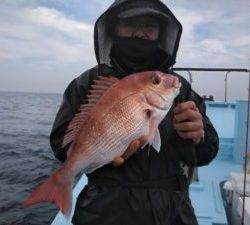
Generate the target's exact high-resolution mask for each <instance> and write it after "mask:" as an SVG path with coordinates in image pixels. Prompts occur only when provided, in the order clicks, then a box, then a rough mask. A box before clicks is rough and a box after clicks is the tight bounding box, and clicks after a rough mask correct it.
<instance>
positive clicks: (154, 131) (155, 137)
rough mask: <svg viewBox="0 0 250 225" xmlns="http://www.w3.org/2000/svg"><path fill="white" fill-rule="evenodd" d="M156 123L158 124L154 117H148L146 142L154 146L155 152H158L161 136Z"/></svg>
mask: <svg viewBox="0 0 250 225" xmlns="http://www.w3.org/2000/svg"><path fill="white" fill-rule="evenodd" d="M158 125H159V124H158V121H157V120H156V118H154V117H152V118H150V121H149V136H148V142H149V144H150V145H152V146H153V147H154V149H155V150H156V151H157V152H159V151H160V148H161V136H160V132H159V129H158Z"/></svg>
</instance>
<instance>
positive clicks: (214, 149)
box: [177, 78, 219, 167]
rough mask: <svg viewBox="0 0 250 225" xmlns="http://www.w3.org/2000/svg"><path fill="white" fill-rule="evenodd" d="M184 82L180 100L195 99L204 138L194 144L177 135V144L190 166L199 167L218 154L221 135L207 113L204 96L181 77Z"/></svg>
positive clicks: (181, 155)
mask: <svg viewBox="0 0 250 225" xmlns="http://www.w3.org/2000/svg"><path fill="white" fill-rule="evenodd" d="M181 80H182V82H183V83H184V85H183V86H184V87H183V90H182V93H181V94H180V99H179V100H178V101H179V102H184V101H194V102H195V104H196V106H197V108H198V109H199V111H200V113H201V115H202V120H203V126H204V132H205V136H204V140H202V141H201V142H200V143H199V144H194V143H193V141H192V140H187V139H182V138H180V137H179V136H178V137H177V143H178V144H177V145H178V149H179V154H180V157H181V159H182V161H184V162H185V163H186V164H187V165H188V166H191V167H197V166H203V165H206V164H209V163H210V162H211V161H212V160H213V159H214V158H215V157H216V155H217V153H218V149H219V137H218V134H217V132H216V130H215V128H214V126H213V124H212V123H211V121H210V119H209V118H208V116H207V115H206V104H205V101H204V100H203V98H202V97H200V96H199V95H198V94H197V93H196V92H195V91H193V90H192V89H191V86H190V84H189V83H188V82H187V81H185V80H183V78H181Z"/></svg>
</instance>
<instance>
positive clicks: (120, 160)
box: [112, 137, 147, 166]
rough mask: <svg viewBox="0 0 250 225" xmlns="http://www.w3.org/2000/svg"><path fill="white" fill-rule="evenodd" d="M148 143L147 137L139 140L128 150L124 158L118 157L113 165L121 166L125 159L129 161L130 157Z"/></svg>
mask: <svg viewBox="0 0 250 225" xmlns="http://www.w3.org/2000/svg"><path fill="white" fill-rule="evenodd" d="M146 142H147V137H141V138H139V139H137V140H134V141H133V142H132V143H131V144H130V145H129V146H128V148H127V149H126V151H125V152H124V154H123V155H122V156H118V157H116V158H115V159H114V160H113V161H112V163H113V165H114V166H121V165H122V164H123V163H124V162H125V159H128V158H129V157H130V156H132V155H133V154H134V153H135V152H136V151H137V150H138V149H139V148H141V147H142V146H143V145H145V143H146Z"/></svg>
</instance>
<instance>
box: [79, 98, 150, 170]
mask: <svg viewBox="0 0 250 225" xmlns="http://www.w3.org/2000/svg"><path fill="white" fill-rule="evenodd" d="M134 97H135V96H134ZM84 130H85V129H84ZM148 132H149V125H148V121H147V117H146V115H145V112H144V110H143V105H142V104H141V103H140V102H139V101H134V99H133V98H132V96H131V98H126V99H124V100H123V101H120V102H119V103H117V104H115V106H114V107H113V108H111V109H110V110H109V111H108V113H106V114H105V115H103V116H100V117H99V118H96V120H95V123H91V126H90V127H89V129H88V134H87V135H86V134H85V137H86V140H85V141H84V145H85V148H83V149H82V150H83V151H82V152H81V155H82V157H83V159H82V160H83V161H84V162H85V163H84V166H83V167H84V168H83V170H84V172H85V173H90V172H92V171H94V170H95V169H97V168H99V167H101V166H103V165H105V164H107V163H109V162H111V161H112V160H114V158H116V157H118V156H121V155H123V153H124V152H125V150H126V149H127V147H128V146H129V144H130V143H131V142H132V141H133V140H136V139H138V138H140V137H141V136H147V135H148ZM85 133H86V131H85ZM82 136H84V134H82ZM80 158H81V157H80Z"/></svg>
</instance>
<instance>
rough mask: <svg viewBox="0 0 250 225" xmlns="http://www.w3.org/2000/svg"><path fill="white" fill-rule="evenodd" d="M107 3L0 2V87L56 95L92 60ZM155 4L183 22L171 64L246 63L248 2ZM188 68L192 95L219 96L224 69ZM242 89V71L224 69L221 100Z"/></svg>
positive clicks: (244, 88) (227, 65) (105, 0)
mask: <svg viewBox="0 0 250 225" xmlns="http://www.w3.org/2000/svg"><path fill="white" fill-rule="evenodd" d="M112 2H113V1H112V0H91V1H86V0H72V1H67V0H53V1H51V0H0V90H6V91H27V92H49V93H51V92H52V93H63V91H64V89H65V88H66V86H67V85H68V83H69V82H70V81H71V80H72V79H73V78H75V77H77V76H78V75H80V74H81V73H82V72H84V71H85V70H86V69H89V68H91V67H93V66H95V64H96V59H95V55H94V48H93V26H94V23H95V21H96V19H97V18H98V17H99V15H100V14H101V13H102V12H103V11H104V10H106V9H107V7H108V6H109V5H110V4H111V3H112ZM163 2H164V3H166V4H168V6H169V8H170V9H171V11H172V12H173V13H174V14H175V15H176V17H177V18H178V19H179V20H180V22H181V23H182V24H183V35H182V38H181V43H180V48H179V52H178V55H177V63H176V65H175V66H176V67H220V68H246V69H248V68H249V64H250V62H249V58H250V1H249V0H209V1H201V0H188V1H187V0H172V1H171V0H168V1H167V0H164V1H163ZM181 74H182V75H183V76H185V77H186V78H188V76H187V73H186V72H182V73H181ZM192 74H193V82H192V85H193V88H194V89H195V90H196V91H197V92H198V93H199V94H201V95H214V96H215V99H216V100H223V99H224V79H225V76H224V75H225V73H211V72H209V73H208V72H206V73H201V72H193V73H192ZM247 90H248V76H247V74H245V73H242V74H239V73H231V74H230V75H229V79H228V98H229V99H231V100H235V99H246V98H247Z"/></svg>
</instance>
